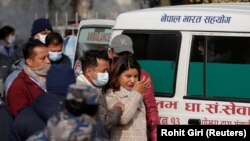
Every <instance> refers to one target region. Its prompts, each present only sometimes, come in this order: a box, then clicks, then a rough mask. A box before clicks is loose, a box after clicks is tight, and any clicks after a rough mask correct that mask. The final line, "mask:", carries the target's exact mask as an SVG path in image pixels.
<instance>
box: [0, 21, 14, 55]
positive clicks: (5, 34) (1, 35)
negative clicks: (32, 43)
mask: <svg viewBox="0 0 250 141" xmlns="http://www.w3.org/2000/svg"><path fill="white" fill-rule="evenodd" d="M14 42H15V29H14V28H13V27H11V26H8V25H7V26H3V27H2V28H1V29H0V54H3V55H6V56H8V57H11V56H12V55H13V53H14Z"/></svg>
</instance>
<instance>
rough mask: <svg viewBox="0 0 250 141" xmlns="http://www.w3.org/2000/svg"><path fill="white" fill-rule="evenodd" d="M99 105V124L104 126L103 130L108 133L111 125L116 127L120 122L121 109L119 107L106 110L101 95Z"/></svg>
mask: <svg viewBox="0 0 250 141" xmlns="http://www.w3.org/2000/svg"><path fill="white" fill-rule="evenodd" d="M99 104H100V105H99V110H98V116H99V118H100V120H101V122H102V123H103V124H104V126H105V128H106V129H107V130H108V131H109V130H110V128H112V127H113V125H116V124H118V123H119V122H120V118H121V115H122V109H121V108H120V107H113V108H112V109H108V108H107V103H106V100H105V97H104V96H103V94H102V95H101V96H100V99H99Z"/></svg>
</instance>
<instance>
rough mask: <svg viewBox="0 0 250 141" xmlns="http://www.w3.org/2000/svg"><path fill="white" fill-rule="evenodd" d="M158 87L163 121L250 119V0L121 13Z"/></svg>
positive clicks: (123, 27)
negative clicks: (247, 1) (248, 1)
mask: <svg viewBox="0 0 250 141" xmlns="http://www.w3.org/2000/svg"><path fill="white" fill-rule="evenodd" d="M118 34H125V35H128V36H130V37H131V38H132V40H133V47H134V52H135V56H136V57H137V59H138V60H139V61H140V64H141V66H142V67H143V68H144V69H145V70H147V71H148V72H149V73H150V75H151V77H152V81H153V84H154V88H155V96H156V100H157V105H158V109H159V116H160V121H161V124H202V125H225V124H226V125H233V124H237V125H239V124H250V3H230V4H228V3H227V4H200V5H180V6H169V7H159V8H151V9H143V10H136V11H131V12H126V13H122V14H120V15H119V16H118V17H117V19H116V23H115V26H114V27H113V32H112V37H111V38H113V37H114V36H116V35H118Z"/></svg>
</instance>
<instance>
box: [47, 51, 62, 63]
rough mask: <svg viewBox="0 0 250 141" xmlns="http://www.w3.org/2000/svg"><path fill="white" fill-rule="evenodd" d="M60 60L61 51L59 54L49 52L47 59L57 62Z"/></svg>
mask: <svg viewBox="0 0 250 141" xmlns="http://www.w3.org/2000/svg"><path fill="white" fill-rule="evenodd" d="M61 58H62V51H60V52H52V51H49V59H50V60H51V61H58V60H59V59H61Z"/></svg>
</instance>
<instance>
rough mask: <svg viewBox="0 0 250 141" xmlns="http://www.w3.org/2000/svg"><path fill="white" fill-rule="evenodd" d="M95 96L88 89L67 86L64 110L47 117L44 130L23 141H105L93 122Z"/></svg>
mask: <svg viewBox="0 0 250 141" xmlns="http://www.w3.org/2000/svg"><path fill="white" fill-rule="evenodd" d="M98 99H99V93H98V92H97V90H96V89H95V88H92V87H90V86H88V85H84V86H82V85H70V87H69V92H68V94H67V96H66V100H65V107H64V110H62V111H60V112H59V113H57V114H56V115H54V116H53V117H51V118H50V119H49V120H48V122H47V126H46V128H45V129H44V130H43V131H41V132H37V133H36V134H34V135H33V136H31V137H29V139H28V140H27V141H38V140H43V141H52V140H56V141H73V140H74V141H108V136H107V133H106V131H105V130H104V128H103V126H102V125H101V124H100V122H97V121H96V113H97V111H98V107H99V104H98Z"/></svg>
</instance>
